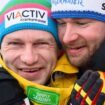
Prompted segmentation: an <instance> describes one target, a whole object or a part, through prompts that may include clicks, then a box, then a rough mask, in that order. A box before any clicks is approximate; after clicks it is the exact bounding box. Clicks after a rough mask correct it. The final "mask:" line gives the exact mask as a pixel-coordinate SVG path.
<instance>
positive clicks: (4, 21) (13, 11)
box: [0, 0, 60, 105]
mask: <svg viewBox="0 0 105 105" xmlns="http://www.w3.org/2000/svg"><path fill="white" fill-rule="evenodd" d="M50 6H51V5H50V3H49V2H48V1H47V0H10V1H9V2H8V3H7V5H6V6H4V8H3V9H2V10H1V12H0V44H1V49H0V53H1V58H0V64H1V66H2V68H0V105H30V102H29V100H28V99H27V98H26V95H27V96H28V98H29V99H30V100H31V101H32V103H33V104H34V105H42V104H44V105H51V103H52V105H54V104H55V105H58V103H59V99H56V97H58V98H59V95H58V94H57V93H56V92H55V93H54V92H52V90H53V91H54V89H51V90H49V91H48V89H46V87H44V86H43V85H48V84H49V78H50V75H51V72H52V70H53V69H54V68H55V66H56V63H57V59H58V47H60V43H59V40H58V37H57V27H56V23H55V21H54V20H52V19H51V16H50V15H51V13H50ZM57 46H58V47H57ZM10 74H11V75H10ZM16 80H17V81H18V82H17V81H16ZM18 83H19V84H18ZM38 84H40V85H38ZM19 85H20V86H21V87H20V86H19ZM47 88H48V87H47ZM52 97H54V98H53V101H52V100H51V99H50V98H52ZM54 100H55V101H54ZM47 103H48V104H47Z"/></svg>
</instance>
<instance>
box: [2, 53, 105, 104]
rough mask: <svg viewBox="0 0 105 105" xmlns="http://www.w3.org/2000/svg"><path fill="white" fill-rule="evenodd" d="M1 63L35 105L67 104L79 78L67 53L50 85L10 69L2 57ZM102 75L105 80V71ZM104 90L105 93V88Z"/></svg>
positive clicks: (54, 73) (60, 60)
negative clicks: (38, 82) (22, 75)
mask: <svg viewBox="0 0 105 105" xmlns="http://www.w3.org/2000/svg"><path fill="white" fill-rule="evenodd" d="M0 64H1V65H2V67H3V68H4V69H5V70H7V71H8V72H9V73H10V74H11V75H12V76H13V77H14V78H15V79H16V80H17V81H18V82H19V84H20V86H21V87H22V88H23V89H24V92H25V94H26V95H27V96H28V98H29V99H30V100H31V101H32V103H33V104H34V105H67V102H68V99H69V97H70V94H71V91H72V89H73V85H74V83H75V81H76V80H77V73H78V69H77V68H75V67H73V66H71V65H70V64H69V62H68V61H67V59H66V57H65V55H64V56H62V57H61V58H60V59H59V61H58V64H57V66H56V68H55V70H54V71H53V73H52V76H51V83H50V84H49V86H43V85H39V84H35V83H32V82H30V81H28V80H26V79H24V78H22V77H21V76H19V75H18V74H16V73H15V72H13V71H12V70H10V69H9V68H8V67H7V66H6V65H5V64H4V62H3V61H2V59H0ZM100 75H101V78H102V79H103V80H105V78H104V76H103V73H101V72H100ZM104 87H105V83H104ZM102 92H104V93H105V89H104V88H103V90H102Z"/></svg>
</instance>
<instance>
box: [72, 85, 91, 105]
mask: <svg viewBox="0 0 105 105" xmlns="http://www.w3.org/2000/svg"><path fill="white" fill-rule="evenodd" d="M74 89H75V90H76V91H79V90H80V89H81V86H79V85H78V84H77V83H76V84H75V86H74ZM80 94H81V96H82V97H85V96H86V92H85V91H84V90H83V89H82V90H81V92H80ZM86 102H87V103H88V105H91V103H92V101H91V99H90V98H89V97H87V98H86Z"/></svg>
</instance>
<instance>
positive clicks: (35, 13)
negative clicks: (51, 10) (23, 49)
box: [5, 8, 48, 27]
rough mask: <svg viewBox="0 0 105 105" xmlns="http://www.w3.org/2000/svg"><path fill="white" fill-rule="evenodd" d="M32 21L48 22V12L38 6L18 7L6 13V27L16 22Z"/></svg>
mask: <svg viewBox="0 0 105 105" xmlns="http://www.w3.org/2000/svg"><path fill="white" fill-rule="evenodd" d="M24 22H31V23H34V22H35V23H40V24H44V25H47V24H48V13H47V11H45V10H41V9H37V8H27V9H17V10H14V11H11V12H9V13H7V14H5V27H9V26H11V25H14V24H18V23H24Z"/></svg>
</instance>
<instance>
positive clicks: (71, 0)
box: [51, 0, 84, 6]
mask: <svg viewBox="0 0 105 105" xmlns="http://www.w3.org/2000/svg"><path fill="white" fill-rule="evenodd" d="M51 2H52V3H53V4H55V5H57V4H71V5H81V6H84V5H83V0H51Z"/></svg>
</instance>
